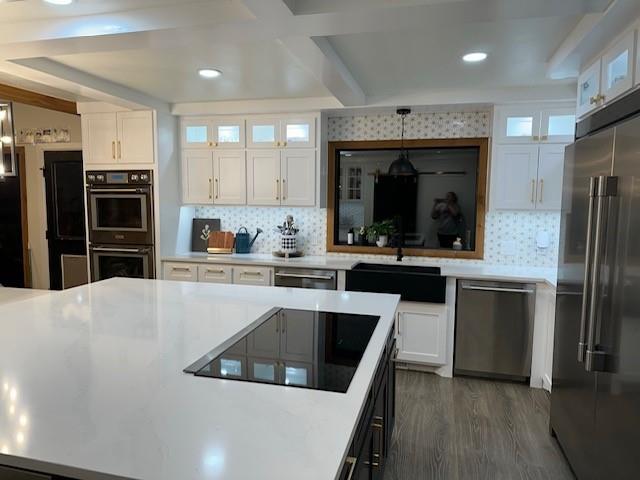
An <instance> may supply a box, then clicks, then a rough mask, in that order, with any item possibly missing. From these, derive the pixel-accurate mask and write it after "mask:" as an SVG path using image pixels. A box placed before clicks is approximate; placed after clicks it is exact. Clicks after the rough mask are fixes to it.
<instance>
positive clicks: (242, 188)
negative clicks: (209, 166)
mask: <svg viewBox="0 0 640 480" xmlns="http://www.w3.org/2000/svg"><path fill="white" fill-rule="evenodd" d="M213 203H214V204H216V205H244V204H246V203H247V162H246V161H245V152H244V150H219V151H216V152H214V154H213Z"/></svg>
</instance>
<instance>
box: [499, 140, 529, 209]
mask: <svg viewBox="0 0 640 480" xmlns="http://www.w3.org/2000/svg"><path fill="white" fill-rule="evenodd" d="M538 155H539V146H538V145H496V146H495V147H494V149H493V160H492V165H491V171H492V174H493V175H492V180H491V193H492V207H493V209H501V210H530V209H535V206H536V187H537V181H538Z"/></svg>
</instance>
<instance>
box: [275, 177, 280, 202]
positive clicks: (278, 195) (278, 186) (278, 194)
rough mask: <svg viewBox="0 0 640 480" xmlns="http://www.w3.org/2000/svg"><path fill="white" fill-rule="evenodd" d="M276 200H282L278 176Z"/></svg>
mask: <svg viewBox="0 0 640 480" xmlns="http://www.w3.org/2000/svg"><path fill="white" fill-rule="evenodd" d="M276 200H280V180H279V179H277V178H276Z"/></svg>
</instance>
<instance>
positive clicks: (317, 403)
mask: <svg viewBox="0 0 640 480" xmlns="http://www.w3.org/2000/svg"><path fill="white" fill-rule="evenodd" d="M398 301H399V297H398V296H394V295H381V294H368V293H353V292H327V291H324V290H299V289H285V288H275V287H251V286H241V285H213V284H204V283H189V282H169V281H154V280H134V279H111V280H107V281H104V282H99V283H95V284H91V285H87V286H83V287H78V288H74V289H71V290H66V291H63V292H51V293H47V294H45V295H41V296H39V297H36V298H32V299H29V300H26V301H21V302H16V303H10V304H5V305H1V306H0V328H1V329H2V330H1V332H2V334H1V335H0V382H1V383H0V452H1V453H0V465H9V466H14V467H22V468H29V469H33V470H39V471H42V470H45V471H47V472H50V473H54V474H59V475H67V476H73V477H76V478H81V479H91V480H93V479H107V478H113V477H117V476H120V477H125V478H134V479H143V480H177V479H180V480H196V479H197V480H201V479H218V478H220V479H229V480H234V479H242V480H246V479H257V478H260V479H273V480H276V479H277V480H286V479H292V480H293V479H296V480H298V479H302V478H304V479H310V480H314V479H322V480H330V479H333V478H335V476H336V474H337V473H338V471H339V469H340V468H341V466H342V463H343V460H344V457H345V455H346V451H347V448H348V446H349V443H350V440H351V437H352V435H353V432H354V429H355V426H356V421H357V419H358V417H359V414H360V412H361V409H362V408H363V404H364V401H365V397H366V394H367V392H368V389H369V386H370V384H371V382H372V377H373V375H374V372H375V367H376V365H377V363H378V361H379V358H380V355H381V353H382V350H383V347H384V343H385V340H386V335H387V333H388V332H389V330H390V329H391V327H392V325H393V319H394V313H395V310H396V306H397V304H398ZM274 306H278V307H289V308H303V309H315V310H329V311H338V312H349V313H361V314H373V315H379V316H381V320H380V322H379V323H378V326H377V327H376V330H375V331H374V334H373V336H372V338H371V341H370V343H369V346H368V348H367V350H366V351H365V354H364V356H363V358H362V361H361V363H360V365H359V367H358V370H357V371H356V373H355V376H354V377H353V380H352V382H351V385H350V387H349V390H348V391H347V393H346V394H343V393H334V392H323V391H315V390H309V389H304V388H295V387H284V386H274V385H264V384H257V383H249V382H239V381H233V380H220V379H210V378H202V377H195V376H192V375H188V374H184V373H183V372H182V369H183V368H185V367H186V366H188V365H189V364H191V363H192V362H193V361H195V360H197V359H198V358H200V357H201V356H202V355H204V354H206V353H207V352H209V351H210V350H211V349H212V348H214V347H216V346H218V345H219V344H221V343H223V342H224V341H226V340H228V339H229V338H231V337H232V336H234V335H235V334H237V333H238V332H239V331H240V330H242V329H243V328H245V327H247V326H248V325H250V324H251V323H253V322H255V320H256V319H257V318H258V317H259V316H260V315H262V314H263V313H265V312H266V311H268V310H269V309H271V308H273V307H274ZM92 472H93V473H92ZM95 472H99V473H95Z"/></svg>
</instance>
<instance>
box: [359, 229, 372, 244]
mask: <svg viewBox="0 0 640 480" xmlns="http://www.w3.org/2000/svg"><path fill="white" fill-rule="evenodd" d="M368 234H369V229H368V228H367V226H366V225H363V226H361V227H360V229H359V230H358V242H360V245H366V244H367V236H368Z"/></svg>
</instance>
